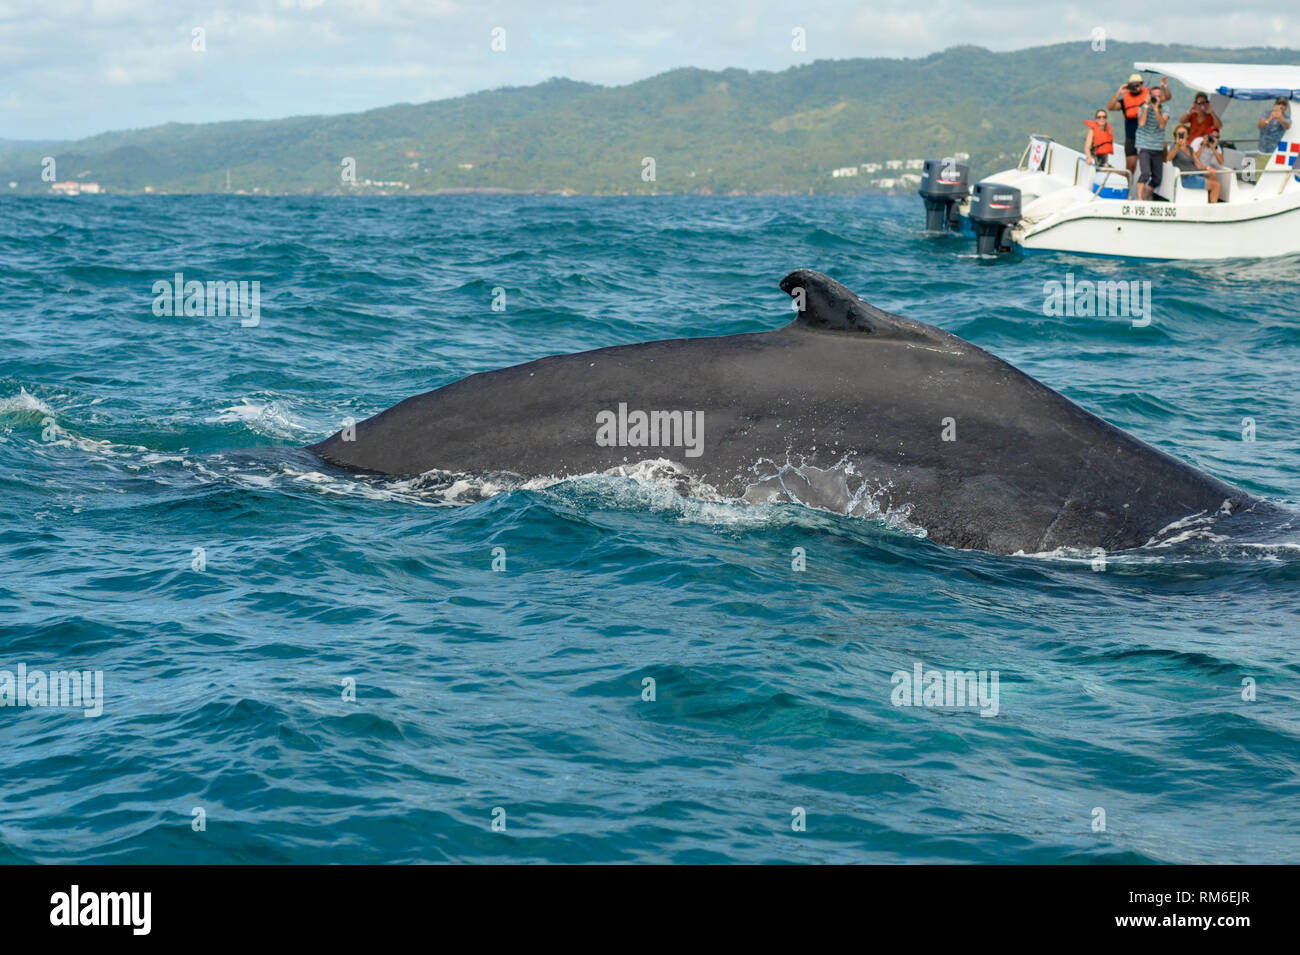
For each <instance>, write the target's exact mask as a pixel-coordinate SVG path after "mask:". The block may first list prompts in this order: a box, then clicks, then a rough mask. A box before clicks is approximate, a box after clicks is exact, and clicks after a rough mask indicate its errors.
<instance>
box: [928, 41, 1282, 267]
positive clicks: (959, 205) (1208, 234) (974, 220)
mask: <svg viewBox="0 0 1300 955" xmlns="http://www.w3.org/2000/svg"><path fill="white" fill-rule="evenodd" d="M1133 66H1134V69H1136V70H1138V71H1139V72H1143V73H1150V74H1154V75H1155V76H1169V77H1170V78H1172V79H1175V80H1178V81H1179V82H1180V83H1182V84H1183V85H1184V86H1186V87H1187V88H1188V89H1190V90H1192V91H1200V92H1205V93H1207V94H1209V98H1210V105H1211V106H1213V108H1214V111H1215V112H1216V113H1217V114H1218V115H1219V116H1220V117H1222V116H1223V114H1224V111H1225V109H1227V107H1228V105H1229V104H1230V103H1231V102H1232V101H1233V100H1265V101H1272V100H1274V99H1276V98H1277V97H1279V96H1282V97H1286V98H1287V99H1289V100H1291V101H1293V102H1294V101H1297V100H1300V66H1263V65H1255V64H1233V63H1145V62H1144V63H1135V64H1134V65H1133ZM1154 83H1155V81H1154V80H1153V81H1152V82H1151V83H1149V84H1148V85H1154ZM1186 109H1187V106H1186V105H1185V104H1179V103H1177V102H1176V101H1175V103H1174V104H1173V108H1172V109H1171V110H1170V112H1172V113H1173V114H1174V115H1173V116H1172V118H1171V120H1170V125H1169V126H1168V127H1167V128H1166V134H1167V135H1166V139H1167V140H1168V139H1172V135H1173V127H1174V126H1176V125H1177V117H1178V116H1179V115H1181V114H1182V113H1183V112H1185V111H1186ZM1256 118H1257V117H1256V116H1255V115H1252V116H1251V119H1252V120H1254V119H1256ZM1293 121H1294V113H1293ZM1253 125H1254V123H1253V122H1252V126H1253ZM1080 137H1081V138H1082V133H1081V134H1080ZM1221 145H1222V146H1223V148H1222V150H1221V151H1222V155H1223V165H1224V169H1222V170H1220V171H1219V172H1217V173H1216V174H1217V176H1218V178H1219V181H1220V183H1221V193H1220V201H1219V202H1217V203H1214V204H1211V203H1210V202H1209V201H1208V197H1207V192H1206V190H1205V189H1204V188H1191V187H1189V186H1186V185H1184V183H1183V181H1182V176H1183V175H1188V174H1184V173H1180V171H1179V170H1178V169H1177V168H1176V167H1175V166H1174V165H1173V164H1172V163H1165V164H1164V170H1163V175H1162V178H1161V184H1160V187H1159V188H1158V189H1157V190H1156V192H1155V195H1156V197H1157V198H1155V199H1152V200H1150V201H1145V202H1140V201H1136V200H1134V199H1130V198H1129V195H1130V185H1131V183H1130V181H1129V179H1130V177H1129V172H1128V170H1127V169H1125V168H1124V157H1123V126H1122V123H1121V125H1120V126H1118V127H1116V136H1115V147H1116V148H1115V152H1114V153H1113V154H1112V155H1111V157H1110V164H1109V165H1105V166H1096V165H1093V164H1092V162H1091V161H1090V160H1089V158H1088V157H1087V156H1085V155H1084V154H1083V153H1082V152H1080V151H1079V150H1077V149H1071V148H1070V147H1069V146H1065V145H1063V144H1061V143H1059V142H1056V141H1054V140H1053V139H1052V138H1051V137H1049V136H1041V135H1037V134H1035V135H1032V136H1030V138H1029V143H1028V145H1027V146H1026V147H1025V151H1024V154H1023V155H1022V156H1021V158H1020V163H1019V165H1017V166H1016V168H1014V169H1008V170H1005V171H1004V172H999V173H996V174H994V175H992V176H989V177H988V178H987V179H984V180H982V181H980V182H978V183H976V184H975V186H974V188H973V189H972V188H971V186H970V170H969V167H968V166H967V165H965V164H964V163H957V162H954V161H953V160H951V159H927V160H926V161H925V168H924V170H923V172H922V178H921V187H920V193H921V196H922V198H923V199H925V205H926V227H927V228H928V229H930V230H945V229H957V230H958V231H963V232H965V231H969V232H973V233H974V234H975V237H976V241H977V245H978V249H979V252H980V253H981V254H985V255H990V254H997V253H999V252H1009V251H1013V250H1014V251H1019V252H1038V251H1057V252H1077V253H1084V254H1091V255H1113V256H1127V257H1133V258H1151V259H1224V258H1236V257H1242V256H1244V257H1266V256H1277V255H1290V254H1293V253H1296V252H1300V168H1293V167H1294V164H1295V161H1296V157H1297V156H1300V130H1298V129H1297V128H1296V126H1294V125H1292V127H1291V128H1290V129H1288V130H1287V131H1286V132H1285V133H1284V134H1283V137H1282V142H1281V143H1280V144H1279V145H1278V147H1277V149H1276V150H1275V151H1274V152H1273V153H1272V154H1271V155H1270V156H1268V157H1266V158H1267V164H1266V165H1264V166H1263V167H1262V168H1261V169H1260V170H1259V171H1256V164H1255V156H1256V150H1255V146H1256V143H1255V141H1254V140H1253V139H1252V140H1251V142H1250V143H1246V142H1244V141H1242V142H1240V143H1238V144H1237V145H1238V146H1240V147H1242V148H1239V149H1238V148H1230V147H1228V146H1227V144H1223V143H1221ZM1206 175H1207V176H1208V175H1211V173H1206Z"/></svg>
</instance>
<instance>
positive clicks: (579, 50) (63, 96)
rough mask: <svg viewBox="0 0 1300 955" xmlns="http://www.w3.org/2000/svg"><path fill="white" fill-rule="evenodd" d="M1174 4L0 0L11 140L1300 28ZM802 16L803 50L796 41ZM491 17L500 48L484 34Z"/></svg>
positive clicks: (1200, 40) (1233, 6) (3, 92)
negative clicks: (550, 82) (667, 78)
mask: <svg viewBox="0 0 1300 955" xmlns="http://www.w3.org/2000/svg"><path fill="white" fill-rule="evenodd" d="M1176 7H1177V14H1176V15H1175V16H1163V15H1160V14H1161V11H1162V10H1166V9H1168V10H1172V9H1174V8H1173V7H1168V8H1166V7H1161V6H1159V5H1157V6H1155V7H1153V6H1152V5H1151V4H1149V3H1140V2H1134V0H1127V2H1120V0H1096V2H1087V3H1072V4H1071V3H1067V4H1065V5H1058V4H1056V3H1043V2H1042V0H989V2H986V3H970V2H960V0H926V2H918V0H879V2H871V0H869V2H832V0H800V2H772V0H719V2H709V0H613V2H606V3H596V2H589V0H586V2H584V0H468V2H456V0H236V2H208V3H203V2H199V3H192V2H188V0H0V140H38V139H39V140H43V139H74V138H80V137H82V136H88V135H92V134H94V133H99V132H104V131H107V130H118V129H132V128H139V127H145V126H156V125H159V124H162V123H168V122H190V123H203V122H213V121H217V120H228V119H271V118H277V117H283V116H294V115H303V114H321V113H324V114H333V113H348V112H356V111H359V110H364V109H370V108H373V107H378V106H387V105H390V104H392V103H400V102H409V103H419V102H425V101H427V100H431V99H443V98H446V97H451V96H459V95H462V94H464V93H471V92H475V91H477V90H484V89H495V88H498V87H502V86H522V85H531V84H533V83H538V82H541V81H542V80H546V79H549V78H550V77H553V76H565V77H569V78H570V79H575V80H585V81H587V82H592V83H601V84H606V85H619V84H624V83H629V82H633V81H635V80H639V79H644V78H646V77H649V76H654V75H656V74H658V73H662V72H664V71H665V70H670V69H674V68H676V67H680V66H697V67H702V68H705V69H724V68H727V67H740V68H742V69H751V70H752V69H763V70H782V69H785V68H787V67H790V66H793V65H796V64H799V63H810V62H812V61H813V60H818V59H844V58H850V57H882V56H883V57H915V56H924V55H926V54H929V53H933V52H936V51H939V50H943V49H946V48H948V47H950V46H954V45H957V44H963V43H972V44H975V45H978V46H983V47H987V48H988V49H991V50H1014V49H1021V48H1024V47H1029V46H1041V45H1044V44H1050V43H1060V42H1067V41H1072V40H1080V41H1082V40H1087V39H1088V38H1089V37H1091V36H1092V35H1093V31H1094V30H1097V29H1101V30H1103V31H1105V35H1106V36H1107V37H1109V38H1114V39H1120V40H1129V41H1154V42H1169V43H1197V44H1205V45H1215V46H1221V47H1242V46H1278V47H1289V48H1292V49H1294V48H1297V47H1300V17H1295V16H1289V15H1287V13H1286V11H1284V10H1282V9H1281V7H1280V5H1278V4H1276V3H1268V4H1266V3H1263V2H1255V0H1249V2H1247V3H1245V4H1243V3H1241V2H1240V0H1234V2H1232V3H1224V2H1223V0H1180V2H1179V3H1178V4H1177V5H1176ZM796 29H799V30H802V31H803V36H804V49H802V50H796V49H793V48H792V47H793V46H794V45H795V44H794V42H793V38H794V31H795V30H796ZM195 31H201V33H198V34H196V32H195ZM494 31H503V32H497V33H495V37H496V45H497V46H498V47H501V46H504V49H493V41H494ZM200 41H201V42H200ZM502 41H504V42H502ZM199 46H201V47H202V49H196V47H199Z"/></svg>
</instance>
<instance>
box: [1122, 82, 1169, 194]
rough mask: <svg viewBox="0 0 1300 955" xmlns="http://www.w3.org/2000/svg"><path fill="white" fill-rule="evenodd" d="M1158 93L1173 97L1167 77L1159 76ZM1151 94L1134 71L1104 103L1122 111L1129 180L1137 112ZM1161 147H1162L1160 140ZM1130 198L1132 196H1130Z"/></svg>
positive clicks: (1134, 157)
mask: <svg viewBox="0 0 1300 955" xmlns="http://www.w3.org/2000/svg"><path fill="white" fill-rule="evenodd" d="M1160 94H1161V96H1163V97H1164V100H1165V102H1166V103H1167V102H1169V101H1170V100H1171V99H1173V98H1174V97H1173V94H1172V93H1170V92H1169V77H1167V76H1162V77H1160ZM1150 96H1151V89H1150V87H1147V86H1144V85H1143V84H1142V74H1141V73H1134V74H1133V75H1132V76H1130V77H1129V78H1128V82H1127V83H1125V84H1124V85H1123V86H1121V87H1120V88H1119V89H1117V90H1116V91H1115V95H1114V96H1112V97H1111V98H1110V102H1109V103H1107V104H1106V108H1107V109H1120V110H1123V111H1124V164H1125V165H1126V166H1127V167H1128V171H1129V181H1130V183H1131V182H1133V180H1134V178H1135V177H1134V175H1133V173H1134V172H1136V171H1137V166H1138V158H1137V141H1136V138H1135V137H1136V136H1137V128H1138V112H1139V111H1140V110H1141V109H1142V104H1143V103H1145V102H1146V101H1147V100H1148V99H1149V98H1150ZM1160 145H1161V148H1162V149H1163V148H1164V143H1163V142H1162V143H1161V144H1160ZM1130 198H1132V197H1131V196H1130Z"/></svg>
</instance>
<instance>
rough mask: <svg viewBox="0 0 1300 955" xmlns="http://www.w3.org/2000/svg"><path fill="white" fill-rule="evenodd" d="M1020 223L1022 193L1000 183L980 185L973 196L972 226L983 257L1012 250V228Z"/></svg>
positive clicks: (971, 207)
mask: <svg viewBox="0 0 1300 955" xmlns="http://www.w3.org/2000/svg"><path fill="white" fill-rule="evenodd" d="M1019 221H1020V190H1019V189H1017V188H1016V187H1015V186H1003V185H1000V184H999V183H996V182H977V183H975V189H974V191H973V192H972V193H971V200H970V224H971V225H972V226H973V227H974V229H975V242H976V246H977V250H978V251H979V254H980V255H997V254H998V253H999V252H1010V251H1011V228H1012V226H1014V225H1015V224H1016V223H1017V222H1019Z"/></svg>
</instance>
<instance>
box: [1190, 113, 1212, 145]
mask: <svg viewBox="0 0 1300 955" xmlns="http://www.w3.org/2000/svg"><path fill="white" fill-rule="evenodd" d="M1187 127H1188V129H1187V141H1188V142H1189V143H1190V142H1191V141H1192V140H1193V139H1200V138H1201V137H1202V136H1204V135H1205V134H1206V133H1208V132H1209V131H1210V130H1212V129H1213V128H1214V118H1213V117H1212V116H1211V115H1210V114H1209V112H1208V111H1207V112H1205V113H1198V112H1197V111H1196V110H1192V116H1191V119H1189V120H1188V122H1187Z"/></svg>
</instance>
